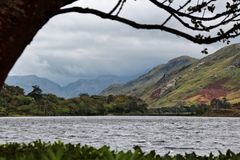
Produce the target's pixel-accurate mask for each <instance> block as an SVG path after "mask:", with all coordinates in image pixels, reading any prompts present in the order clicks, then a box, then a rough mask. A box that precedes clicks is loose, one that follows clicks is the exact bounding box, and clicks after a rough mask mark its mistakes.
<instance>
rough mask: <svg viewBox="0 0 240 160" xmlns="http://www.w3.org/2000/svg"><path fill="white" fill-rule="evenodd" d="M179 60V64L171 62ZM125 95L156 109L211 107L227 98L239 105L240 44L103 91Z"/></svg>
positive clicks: (187, 58)
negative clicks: (207, 105)
mask: <svg viewBox="0 0 240 160" xmlns="http://www.w3.org/2000/svg"><path fill="white" fill-rule="evenodd" d="M176 60H177V62H178V63H172V62H176ZM173 64H177V65H173ZM164 66H168V67H167V68H168V70H166V69H164ZM156 70H157V72H156ZM159 73H161V74H159ZM152 77H154V78H152ZM131 84H132V85H131ZM135 84H137V85H135ZM129 85H131V87H129ZM122 93H124V94H127V95H134V96H138V97H140V98H142V99H143V100H145V101H146V102H147V103H148V104H149V106H150V107H157V108H158V107H173V106H190V105H193V104H210V102H211V101H212V100H213V99H214V98H218V99H221V98H227V99H228V101H229V102H230V103H231V104H237V103H239V102H240V45H239V44H234V45H231V46H227V47H224V48H222V49H220V50H218V51H217V52H215V53H213V54H211V55H209V56H206V57H205V58H203V59H200V60H196V59H191V58H189V57H181V58H177V59H173V60H171V61H169V62H168V63H167V64H165V65H160V66H158V67H156V68H154V69H153V70H151V71H149V72H148V73H146V74H145V75H143V76H141V77H139V78H138V79H136V80H133V81H131V82H128V83H126V84H124V85H120V86H119V85H118V86H110V87H108V88H107V89H105V90H104V91H103V92H102V94H104V95H109V94H122Z"/></svg>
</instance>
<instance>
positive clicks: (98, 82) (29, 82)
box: [5, 75, 133, 98]
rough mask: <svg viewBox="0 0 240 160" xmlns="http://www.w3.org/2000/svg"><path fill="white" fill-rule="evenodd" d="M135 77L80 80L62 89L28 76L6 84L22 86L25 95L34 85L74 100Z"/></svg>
mask: <svg viewBox="0 0 240 160" xmlns="http://www.w3.org/2000/svg"><path fill="white" fill-rule="evenodd" d="M132 78H133V77H118V76H113V75H102V76H99V77H97V78H95V79H79V80H77V81H76V82H73V83H70V84H69V85H67V86H64V87H61V86H60V85H59V84H57V83H55V82H53V81H51V80H48V79H46V78H42V77H38V76H35V75H28V76H9V77H8V78H7V79H6V81H5V83H6V84H8V85H13V86H20V87H22V88H23V89H24V90H25V93H29V92H31V91H32V86H33V85H38V86H40V88H41V89H42V90H43V92H44V93H53V94H55V95H57V96H60V97H65V98H72V97H77V96H78V95H79V94H81V93H88V94H90V95H93V94H99V93H100V91H102V90H103V89H104V88H106V87H107V86H109V85H111V84H113V83H124V82H126V81H129V80H130V79H132Z"/></svg>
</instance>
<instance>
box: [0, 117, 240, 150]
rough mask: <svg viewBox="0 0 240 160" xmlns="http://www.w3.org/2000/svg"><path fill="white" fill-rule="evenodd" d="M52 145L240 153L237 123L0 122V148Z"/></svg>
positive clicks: (73, 119)
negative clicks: (33, 143)
mask: <svg viewBox="0 0 240 160" xmlns="http://www.w3.org/2000/svg"><path fill="white" fill-rule="evenodd" d="M38 139H41V140H43V141H56V140H61V141H63V142H71V143H81V144H88V145H92V146H95V147H100V146H102V145H108V146H110V147H111V148H112V149H114V150H129V149H132V147H133V146H136V145H138V146H140V147H142V149H143V150H144V151H150V150H156V152H157V153H159V154H166V153H168V152H170V154H176V153H184V152H192V151H195V152H196V153H198V154H208V153H210V152H213V153H217V151H218V150H220V151H222V152H225V151H226V150H227V149H231V150H233V151H235V152H240V118H207V117H156V116H155V117H152V116H144V117H140V116H130V117H125V116H96V117H18V118H0V143H6V142H31V141H34V140H38Z"/></svg>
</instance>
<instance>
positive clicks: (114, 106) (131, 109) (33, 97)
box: [0, 85, 147, 116]
mask: <svg viewBox="0 0 240 160" xmlns="http://www.w3.org/2000/svg"><path fill="white" fill-rule="evenodd" d="M145 112H147V104H146V103H145V102H144V101H142V100H141V99H139V98H136V97H131V96H126V95H118V96H112V95H109V96H89V95H87V94H81V95H79V97H76V98H71V99H64V98H60V97H57V96H56V95H53V94H44V93H43V92H42V90H41V89H40V88H39V87H38V86H33V90H32V92H30V93H29V94H27V95H25V94H24V90H23V89H22V88H20V87H18V86H8V85H5V86H4V87H3V88H2V90H1V91H0V116H21V115H23V116H28V115H29V116H79V115H108V114H118V115H121V114H135V115H136V114H138V115H140V114H144V113H145Z"/></svg>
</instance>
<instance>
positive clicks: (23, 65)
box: [10, 0, 223, 85]
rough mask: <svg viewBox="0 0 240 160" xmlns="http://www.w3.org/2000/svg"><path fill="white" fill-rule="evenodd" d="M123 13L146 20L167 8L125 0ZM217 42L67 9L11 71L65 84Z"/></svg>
mask: <svg viewBox="0 0 240 160" xmlns="http://www.w3.org/2000/svg"><path fill="white" fill-rule="evenodd" d="M113 2H114V1H113ZM114 4H115V3H109V0H80V1H79V2H78V3H75V4H74V5H80V6H88V7H93V8H96V7H97V8H99V9H101V10H104V11H109V10H111V8H112V7H113V6H114ZM122 15H124V16H126V17H129V18H132V19H135V20H138V21H140V22H150V23H157V22H160V21H161V20H162V18H163V17H166V13H161V14H160V12H159V11H158V10H155V9H154V8H153V6H151V4H149V3H145V2H144V1H133V0H130V1H129V2H128V3H127V4H126V6H125V7H124V10H123V12H122ZM169 25H175V24H174V22H170V24H169ZM222 46H223V45H222V44H214V45H210V46H205V45H204V46H200V45H197V44H193V43H192V42H189V41H187V40H184V39H183V38H179V37H176V36H174V35H171V34H169V33H165V32H161V31H146V30H136V29H133V28H131V27H129V26H127V25H124V24H121V23H118V22H112V21H109V20H102V19H100V18H98V17H96V16H93V15H81V14H72V13H71V14H65V15H60V16H57V17H54V18H52V19H51V20H50V21H49V22H48V23H47V24H46V25H45V26H44V27H43V28H42V29H41V30H40V31H39V33H38V34H37V35H36V37H35V38H34V40H33V42H32V43H31V45H29V46H28V47H27V49H26V50H25V51H24V53H23V55H22V56H21V58H20V59H19V60H18V61H17V63H16V65H15V66H14V68H13V69H12V71H11V73H10V74H11V75H29V74H34V75H38V76H41V77H46V78H49V79H51V80H53V81H56V82H58V83H60V84H62V85H64V84H67V83H69V82H72V81H74V80H76V79H80V78H86V77H96V76H99V75H108V74H112V75H118V76H129V75H136V74H139V73H143V72H144V71H146V70H148V69H150V68H152V67H154V66H156V65H158V64H162V63H166V62H167V61H168V60H170V59H171V58H175V57H178V56H182V55H189V56H192V57H196V58H201V57H203V56H204V55H203V54H202V53H201V50H203V49H204V48H205V47H208V48H209V51H210V52H213V51H216V50H217V49H219V48H220V47H222Z"/></svg>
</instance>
